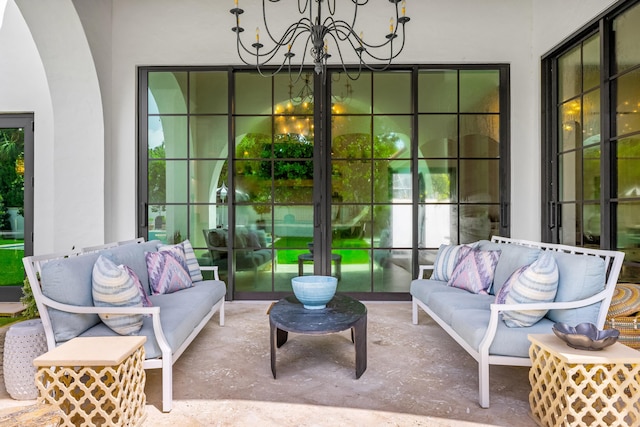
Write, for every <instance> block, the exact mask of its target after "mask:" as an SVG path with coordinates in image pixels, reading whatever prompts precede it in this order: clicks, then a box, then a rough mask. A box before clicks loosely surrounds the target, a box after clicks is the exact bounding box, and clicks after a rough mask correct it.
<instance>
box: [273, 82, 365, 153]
mask: <svg viewBox="0 0 640 427" xmlns="http://www.w3.org/2000/svg"><path fill="white" fill-rule="evenodd" d="M342 75H343V73H333V74H332V76H331V84H332V89H331V91H332V94H331V110H332V112H333V113H334V114H341V113H343V112H344V109H345V107H346V106H347V105H348V104H349V103H350V101H351V97H352V95H353V85H352V84H351V81H350V79H348V78H346V77H345V78H344V80H345V82H344V85H342V80H343V77H342ZM312 79H313V74H312V73H305V74H304V77H303V79H302V80H301V81H302V82H303V83H302V86H301V88H300V90H296V84H294V82H292V81H290V82H289V91H288V94H289V99H287V100H286V102H284V103H279V104H276V106H275V113H276V114H277V115H278V116H277V118H276V139H277V140H281V139H286V140H292V139H297V140H298V141H299V142H309V141H310V139H312V138H313V118H312V116H313V112H314V96H313V87H312Z"/></svg>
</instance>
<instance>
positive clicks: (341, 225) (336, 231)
mask: <svg viewBox="0 0 640 427" xmlns="http://www.w3.org/2000/svg"><path fill="white" fill-rule="evenodd" d="M335 207H336V209H335V212H332V213H333V217H332V218H331V231H332V236H333V243H332V244H333V247H334V248H339V247H365V246H362V245H364V244H365V242H364V241H363V240H360V241H357V242H354V241H353V240H344V239H362V238H364V237H368V238H369V239H370V238H371V236H370V233H371V218H372V216H371V206H369V205H337V206H335ZM354 245H355V246H354ZM367 259H368V258H367Z"/></svg>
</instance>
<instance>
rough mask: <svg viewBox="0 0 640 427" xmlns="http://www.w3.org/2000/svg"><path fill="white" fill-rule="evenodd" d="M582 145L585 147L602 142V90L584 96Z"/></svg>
mask: <svg viewBox="0 0 640 427" xmlns="http://www.w3.org/2000/svg"><path fill="white" fill-rule="evenodd" d="M583 104H584V105H583V107H584V113H583V118H582V119H583V123H584V126H583V129H582V141H583V142H582V143H583V144H584V145H589V144H596V143H599V142H600V89H598V90H594V91H593V92H589V93H587V94H585V95H584V101H583Z"/></svg>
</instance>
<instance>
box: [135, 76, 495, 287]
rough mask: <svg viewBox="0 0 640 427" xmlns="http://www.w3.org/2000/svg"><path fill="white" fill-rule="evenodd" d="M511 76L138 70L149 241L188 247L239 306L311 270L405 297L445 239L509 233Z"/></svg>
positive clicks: (143, 227) (143, 229) (144, 224)
mask: <svg viewBox="0 0 640 427" xmlns="http://www.w3.org/2000/svg"><path fill="white" fill-rule="evenodd" d="M507 72H508V68H507V67H504V66H502V67H500V66H496V67H487V68H482V67H480V68H479V69H474V68H473V67H469V69H453V70H446V69H431V68H429V69H426V68H425V69H422V68H419V67H405V68H397V69H394V70H392V71H385V72H364V73H362V74H361V76H360V77H359V79H358V80H350V79H348V78H347V76H345V75H344V74H343V73H340V72H338V71H336V70H328V72H327V75H326V80H325V77H322V76H321V77H318V76H316V75H315V74H314V73H313V72H312V71H309V72H306V71H305V72H303V73H302V74H301V76H300V78H299V79H297V80H296V79H293V80H291V79H290V76H289V75H288V74H282V75H275V76H271V77H264V76H261V75H260V74H258V73H256V72H252V71H247V70H233V71H226V70H221V69H210V70H208V69H201V68H196V69H193V70H185V69H184V68H180V69H177V70H169V69H166V68H157V69H154V68H148V69H141V71H140V87H141V88H144V91H142V90H141V92H140V94H139V96H140V101H139V104H140V106H141V111H140V122H141V123H145V122H147V123H148V126H147V127H146V128H145V127H141V135H140V141H141V142H142V144H141V151H140V159H141V162H140V165H139V167H140V171H141V176H142V177H143V179H141V181H140V187H139V189H138V193H139V194H140V195H141V197H142V200H143V201H144V203H142V204H141V205H143V206H144V209H143V210H142V212H143V216H142V217H141V221H140V226H139V228H140V233H141V235H147V236H148V238H150V239H152V238H156V239H159V240H161V241H164V242H167V243H178V242H179V241H180V240H182V239H185V238H189V239H190V241H191V243H192V244H193V246H194V249H195V251H196V255H197V257H198V261H199V262H200V264H201V265H214V266H217V267H218V269H219V272H220V277H221V278H222V279H223V280H224V281H225V282H227V285H228V287H229V295H230V297H231V298H235V299H255V298H258V299H259V298H268V299H273V298H275V297H279V296H281V295H284V294H288V293H290V292H291V279H292V278H293V277H296V276H298V275H308V274H323V275H328V274H331V275H334V276H337V277H338V278H339V283H338V291H339V292H347V293H351V294H354V295H355V296H356V297H366V298H385V299H394V298H396V299H406V298H407V295H408V290H409V285H410V282H411V279H412V278H413V277H415V273H416V269H417V265H418V263H419V262H420V263H422V262H429V261H433V257H434V255H435V253H436V251H437V249H438V247H439V246H440V244H446V243H454V244H455V243H466V242H470V241H473V240H479V239H482V238H490V236H491V234H497V233H500V234H505V233H506V234H507V235H508V222H507V221H506V218H503V214H504V212H506V211H505V210H504V208H502V204H504V205H505V206H506V204H507V201H508V191H507V190H505V189H507V188H508V185H504V184H503V185H499V184H498V183H499V182H502V181H503V182H508V180H507V175H506V173H504V170H506V167H507V166H508V161H503V159H505V157H504V156H503V152H504V147H505V146H508V143H507V144H506V145H505V143H506V142H507V141H508V133H507V132H506V129H508V126H506V123H507V121H506V120H507V116H508V102H506V100H507V98H506V94H507V93H508V91H507V90H506V89H507V82H508V76H507V74H508V73H507ZM430 258H431V259H430Z"/></svg>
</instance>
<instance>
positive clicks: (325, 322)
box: [269, 295, 367, 379]
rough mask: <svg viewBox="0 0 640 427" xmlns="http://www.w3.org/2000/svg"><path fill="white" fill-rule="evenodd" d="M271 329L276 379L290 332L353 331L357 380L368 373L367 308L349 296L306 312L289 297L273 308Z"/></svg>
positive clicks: (298, 303) (272, 356)
mask: <svg viewBox="0 0 640 427" xmlns="http://www.w3.org/2000/svg"><path fill="white" fill-rule="evenodd" d="M269 326H270V329H271V336H270V342H271V373H272V374H273V378H276V347H277V348H280V347H282V346H283V345H284V343H286V342H287V338H288V337H289V332H293V333H298V334H309V335H322V334H331V333H334V332H341V331H346V330H347V329H351V341H352V342H353V343H354V344H355V349H356V379H358V378H360V376H361V375H362V374H363V373H364V371H365V370H366V369H367V308H366V307H365V306H364V304H362V303H361V302H360V301H358V300H355V299H353V298H351V297H349V296H346V295H336V296H334V297H333V299H332V300H331V301H329V302H328V303H327V306H326V308H323V309H320V310H309V309H306V308H304V307H303V306H302V304H301V303H300V302H299V301H298V300H297V299H296V297H295V296H293V295H292V296H289V297H286V298H284V299H281V300H280V301H278V302H277V303H275V304H274V305H273V306H272V307H271V308H270V310H269Z"/></svg>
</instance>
